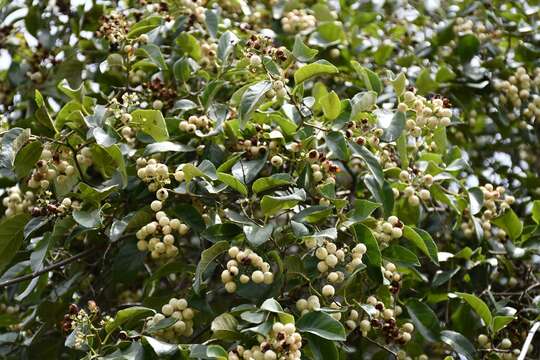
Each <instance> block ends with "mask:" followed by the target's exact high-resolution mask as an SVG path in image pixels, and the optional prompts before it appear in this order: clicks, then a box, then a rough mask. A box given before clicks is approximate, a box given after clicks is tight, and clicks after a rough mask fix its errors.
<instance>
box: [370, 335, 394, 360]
mask: <svg viewBox="0 0 540 360" xmlns="http://www.w3.org/2000/svg"><path fill="white" fill-rule="evenodd" d="M364 339H366V340H367V341H369V342H370V343H372V344H375V345H377V346H378V347H380V348H381V349H383V350H385V351H387V352H388V353H390V354H392V356H394V359H397V358H398V357H397V354H396V352H395V351H392V350H391V349H390V348H389V347H388V346H385V345H383V344H381V343H379V342H377V341H375V340H372V339H370V338H369V337H367V336H365V337H364Z"/></svg>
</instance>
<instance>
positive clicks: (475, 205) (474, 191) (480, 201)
mask: <svg viewBox="0 0 540 360" xmlns="http://www.w3.org/2000/svg"><path fill="white" fill-rule="evenodd" d="M467 193H468V194H469V204H470V212H471V215H476V214H478V213H479V212H480V210H482V206H483V205H484V193H483V192H482V190H481V189H480V188H479V187H473V188H470V189H468V190H467Z"/></svg>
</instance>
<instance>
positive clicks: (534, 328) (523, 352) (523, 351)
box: [517, 321, 540, 360]
mask: <svg viewBox="0 0 540 360" xmlns="http://www.w3.org/2000/svg"><path fill="white" fill-rule="evenodd" d="M539 327H540V321H535V322H534V324H533V326H532V327H531V329H530V330H529V334H528V335H527V339H525V343H523V347H522V348H521V352H520V353H519V357H518V359H517V360H524V359H525V356H527V351H529V346H531V342H532V339H533V337H534V334H535V333H536V331H538V328H539Z"/></svg>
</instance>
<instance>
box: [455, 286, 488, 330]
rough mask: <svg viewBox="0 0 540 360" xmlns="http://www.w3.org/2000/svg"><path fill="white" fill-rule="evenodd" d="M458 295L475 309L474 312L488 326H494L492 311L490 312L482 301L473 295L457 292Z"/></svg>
mask: <svg viewBox="0 0 540 360" xmlns="http://www.w3.org/2000/svg"><path fill="white" fill-rule="evenodd" d="M456 295H457V296H459V297H460V298H462V299H463V300H465V301H466V302H467V303H468V304H469V305H470V306H471V307H472V308H473V310H474V311H475V312H476V313H477V314H478V315H479V316H480V317H481V318H482V320H484V323H485V325H486V326H488V327H491V326H492V321H493V316H492V315H491V311H490V310H489V308H488V306H487V305H486V303H485V302H484V301H483V300H482V299H480V298H479V297H477V296H475V295H473V294H466V293H460V292H457V293H456Z"/></svg>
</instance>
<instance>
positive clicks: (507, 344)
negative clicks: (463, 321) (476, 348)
mask: <svg viewBox="0 0 540 360" xmlns="http://www.w3.org/2000/svg"><path fill="white" fill-rule="evenodd" d="M477 341H478V344H479V345H480V347H481V348H483V349H487V350H490V351H491V352H493V353H494V355H495V356H496V358H498V359H503V360H516V359H517V358H518V357H519V354H521V350H520V348H519V345H520V344H515V343H512V340H510V339H509V338H503V339H502V340H501V341H500V342H499V344H498V345H497V346H496V347H494V345H495V344H494V343H493V342H492V341H491V340H490V338H489V337H488V336H487V335H486V334H480V335H478V338H477ZM513 345H515V346H516V347H515V348H514V349H512V346H513ZM533 349H534V346H533V344H530V346H529V347H528V349H527V352H528V353H531V352H532V351H533Z"/></svg>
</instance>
